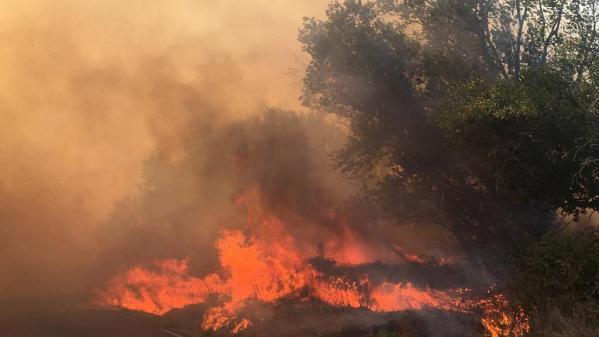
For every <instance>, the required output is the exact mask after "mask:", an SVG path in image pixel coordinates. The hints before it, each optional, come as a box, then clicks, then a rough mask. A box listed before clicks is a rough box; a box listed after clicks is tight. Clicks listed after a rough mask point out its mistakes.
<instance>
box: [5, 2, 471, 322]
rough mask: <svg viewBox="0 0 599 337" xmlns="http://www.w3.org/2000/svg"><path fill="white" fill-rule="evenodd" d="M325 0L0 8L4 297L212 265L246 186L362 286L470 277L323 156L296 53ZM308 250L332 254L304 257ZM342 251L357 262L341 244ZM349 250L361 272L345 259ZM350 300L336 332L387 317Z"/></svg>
mask: <svg viewBox="0 0 599 337" xmlns="http://www.w3.org/2000/svg"><path fill="white" fill-rule="evenodd" d="M327 2H328V1H327V0H309V1H301V2H289V1H287V0H275V1H273V0H270V1H267V0H253V1H234V0H223V1H205V0H202V1H191V0H188V1H187V0H186V1H184V0H178V1H169V2H168V3H167V2H151V3H149V2H147V1H129V2H121V1H100V0H92V1H86V2H80V1H67V0H61V1H54V2H44V1H24V2H20V3H18V4H17V3H6V4H5V6H4V7H5V8H6V10H5V11H3V12H2V13H0V34H1V36H2V37H3V38H4V39H3V40H4V43H3V44H2V46H0V54H1V56H2V59H3V62H2V63H1V64H0V75H2V76H0V87H1V88H2V91H0V102H2V103H3V109H2V110H1V112H0V120H1V121H2V132H1V133H0V270H1V271H2V275H3V277H2V278H0V300H7V299H13V300H14V299H17V300H23V299H35V300H40V299H44V298H46V299H50V300H52V301H55V300H56V299H61V300H64V299H75V300H78V301H80V302H82V303H87V302H88V301H89V300H90V296H92V295H93V293H94V291H96V290H98V289H99V288H101V287H102V286H104V285H106V284H107V282H108V281H109V279H110V278H111V277H113V276H114V275H119V274H122V273H123V272H126V271H127V270H128V269H129V268H131V267H132V266H136V265H144V266H151V263H152V262H154V261H156V260H161V259H175V260H180V261H181V260H184V259H188V260H189V268H190V270H189V273H190V275H191V277H193V278H192V279H197V280H201V279H202V277H204V276H206V275H208V274H210V273H213V272H215V270H218V269H219V268H218V264H219V257H218V256H217V250H216V249H215V242H216V241H217V240H218V238H219V235H220V234H221V231H222V230H223V229H231V228H235V229H240V228H242V226H243V225H244V224H246V222H247V214H246V211H245V210H243V209H242V208H240V207H238V205H237V206H236V204H238V203H239V202H240V201H239V199H240V198H243V196H244V195H245V194H246V193H248V191H252V189H256V190H258V191H259V193H260V198H259V199H260V201H261V202H262V204H261V205H260V207H263V208H264V211H265V212H266V213H268V214H270V215H273V216H274V217H276V218H277V219H279V220H280V221H282V222H283V223H284V224H285V230H286V231H289V233H288V234H289V235H290V236H291V237H293V238H294V239H296V240H295V242H296V244H297V246H298V247H296V248H297V250H298V252H301V255H302V256H310V257H313V258H312V259H310V260H306V261H307V262H306V263H307V264H309V266H308V267H306V270H310V271H312V270H314V271H318V272H319V273H322V274H323V275H324V276H326V277H336V276H343V277H345V278H347V279H351V278H355V279H356V281H357V280H358V278H359V274H369V275H370V276H372V282H373V284H372V285H373V286H378V285H380V284H383V283H385V282H412V283H414V285H415V286H418V287H422V288H432V289H435V290H436V289H441V290H445V289H449V288H453V287H456V286H457V285H461V284H463V283H468V281H470V280H468V279H467V278H468V277H469V276H468V275H464V274H463V273H462V271H459V270H457V268H458V267H461V266H454V265H451V266H450V265H447V264H443V263H439V260H438V256H437V252H432V251H429V249H430V248H431V247H441V248H440V249H441V250H443V252H442V253H439V254H440V255H442V256H447V252H448V251H452V250H455V246H456V243H455V240H453V239H452V237H451V235H449V234H447V233H446V232H442V231H440V229H439V227H438V226H434V225H425V224H419V225H418V228H417V229H416V228H414V227H409V226H403V227H400V226H395V224H393V223H390V222H388V221H383V220H381V219H380V218H379V214H378V213H377V212H376V210H375V208H374V207H372V206H371V205H370V204H368V202H367V201H365V200H364V199H361V198H360V197H355V195H356V192H357V191H358V190H359V188H358V187H359V186H356V184H355V182H353V181H351V180H349V179H346V178H344V177H341V176H339V174H338V173H337V172H336V171H335V169H334V167H333V165H332V161H331V158H330V155H331V153H332V152H333V151H334V150H335V149H337V148H339V147H340V146H341V144H343V142H344V141H345V136H346V135H345V132H344V129H343V128H341V127H339V125H338V124H336V122H335V121H334V120H332V119H331V118H330V117H329V116H327V115H325V114H319V113H312V112H307V111H305V110H304V109H303V108H302V107H301V106H300V104H299V100H298V97H299V94H300V82H301V79H302V76H303V75H302V74H303V70H304V69H303V68H304V62H305V57H306V56H305V55H303V54H302V53H301V52H300V48H299V44H298V43H297V42H296V35H297V31H298V27H299V26H300V23H301V18H302V17H303V16H320V15H322V14H323V13H324V9H325V7H326V4H327ZM269 107H277V108H278V109H280V110H277V109H272V108H269ZM292 110H294V111H298V112H297V113H294V112H291V111H292ZM349 196H354V198H353V199H350V198H348V197H349ZM242 202H243V200H242ZM250 202H251V201H250ZM348 229H349V230H348ZM348 233H349V234H348ZM252 234H253V235H259V234H260V233H258V234H256V233H252ZM267 234H268V233H267ZM422 234H424V235H422ZM331 238H332V239H331ZM261 239H262V241H261V242H266V241H267V240H264V239H265V238H261ZM327 239H330V240H329V241H328V242H326V240H327ZM317 243H321V244H322V248H323V249H322V250H323V251H324V250H326V251H327V252H328V253H331V252H332V253H331V254H336V255H334V256H328V255H324V254H322V252H318V251H315V250H312V251H310V252H309V253H306V251H308V250H310V249H313V248H314V247H315V246H316V245H317ZM346 244H347V245H346ZM352 244H356V247H357V250H358V251H359V252H358V254H357V255H352V254H353V253H354V252H353V251H347V247H349V246H351V245H352ZM350 248H354V247H350ZM402 249H405V250H406V251H405V252H404V251H403V250H402ZM408 251H409V252H417V253H418V254H420V253H423V254H424V253H426V255H427V256H428V258H429V259H430V261H428V260H427V261H420V259H421V257H420V256H415V255H414V256H408V255H409V254H408V253H407V252H408ZM450 257H452V256H451V254H450ZM398 258H399V259H400V260H402V261H401V262H402V263H400V264H399V265H393V266H392V264H388V263H387V262H396V261H395V259H398ZM351 259H358V262H357V263H355V265H359V267H355V268H354V267H348V266H347V265H344V264H343V262H347V261H346V260H351ZM414 259H415V260H418V261H416V262H417V263H416V262H415V261H412V262H414V263H413V264H410V263H406V261H408V262H409V261H411V260H414ZM186 261H187V260H186ZM338 262H339V263H338ZM350 262H351V261H350ZM438 274H443V275H444V277H445V279H443V280H440V281H436V280H435V276H436V275H438ZM284 300H287V299H286V298H285V299H284ZM298 305H299V306H300V308H299V309H298V308H296V307H295V306H294V305H289V306H286V303H274V304H272V303H271V304H268V305H266V304H255V307H252V306H251V305H250V306H248V308H247V309H248V312H250V311H251V310H250V309H252V308H258V307H259V308H260V310H263V311H264V312H267V313H268V315H266V316H269V315H270V316H269V317H274V319H275V321H280V322H287V321H289V320H290V319H291V320H293V318H294V317H297V315H298V313H299V312H304V313H306V314H309V313H310V310H312V309H313V307H310V308H302V307H301V306H302V304H301V303H300V304H298ZM275 308H276V310H275ZM192 309H193V308H192ZM204 309H205V308H204ZM320 309H321V310H324V311H327V310H337V309H338V308H337V309H331V308H323V307H321V308H320ZM294 310H295V311H294ZM344 310H345V309H339V312H338V313H337V312H335V313H334V315H333V316H335V315H337V316H339V321H340V322H345V323H343V326H340V327H332V328H331V329H332V330H340V329H341V328H346V327H347V328H354V327H355V326H367V327H371V326H375V325H381V324H383V323H384V322H385V321H386V320H387V319H388V318H393V317H391V316H388V317H387V316H386V315H383V316H376V315H374V314H371V313H368V314H365V313H364V312H363V311H360V310H357V309H356V310H351V311H347V312H346V311H344ZM263 311H256V312H257V313H262V312H263ZM175 314H176V312H175ZM183 314H185V313H183ZM285 314H288V317H283V318H281V319H279V318H277V317H278V316H277V315H285ZM311 315H312V316H306V317H307V318H306V319H305V320H304V321H303V322H300V321H296V323H295V324H297V325H298V329H301V328H302V327H300V325H303V326H307V327H308V328H309V329H314V330H315V329H317V328H320V327H322V326H324V325H326V323H327V322H325V321H324V319H323V318H322V317H319V312H318V311H316V312H311ZM427 317H428V316H427ZM193 319H194V320H197V319H198V317H197V316H194V318H193ZM194 322H195V323H197V321H194ZM267 324H268V323H267ZM339 324H341V323H339ZM270 327H271V328H272V327H273V326H272V325H270ZM195 328H196V329H197V328H198V325H196V326H195ZM258 329H265V331H266V330H268V327H263V328H260V327H258ZM277 329H278V328H277ZM281 329H282V327H281Z"/></svg>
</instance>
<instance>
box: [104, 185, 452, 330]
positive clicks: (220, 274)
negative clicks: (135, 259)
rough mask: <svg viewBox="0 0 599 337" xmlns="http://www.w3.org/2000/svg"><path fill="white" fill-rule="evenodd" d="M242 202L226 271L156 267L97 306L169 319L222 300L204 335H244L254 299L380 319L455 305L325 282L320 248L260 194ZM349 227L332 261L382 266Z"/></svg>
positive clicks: (225, 244) (448, 299)
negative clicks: (307, 247) (295, 298)
mask: <svg viewBox="0 0 599 337" xmlns="http://www.w3.org/2000/svg"><path fill="white" fill-rule="evenodd" d="M238 202H239V203H242V204H243V205H245V207H246V208H247V214H248V221H247V225H246V228H244V230H243V231H242V230H224V231H222V232H221V235H220V238H219V240H218V241H217V242H216V245H215V246H216V249H217V251H218V254H219V261H220V270H218V271H216V272H214V273H212V274H209V275H207V276H205V277H202V278H200V277H194V276H192V275H190V273H189V269H188V265H189V260H188V259H184V260H162V261H155V262H154V263H153V265H152V266H151V268H143V267H141V266H137V267H134V268H132V269H130V270H128V271H127V272H125V273H123V274H121V275H117V276H116V277H114V278H112V280H111V281H110V282H109V284H108V287H107V288H106V290H104V291H102V292H100V294H99V296H98V299H97V302H99V304H102V305H112V306H119V307H123V308H126V309H131V310H139V311H144V312H148V313H153V314H164V313H166V312H168V311H169V310H172V309H176V308H183V307H185V306H188V305H191V304H199V303H207V302H208V299H209V298H210V297H218V298H219V301H218V304H217V305H214V306H212V307H210V308H209V309H208V311H207V312H206V313H205V315H204V317H203V320H202V328H203V329H205V330H217V329H220V328H223V327H228V328H229V329H231V332H233V333H237V332H240V331H242V330H244V329H246V328H247V327H249V326H250V325H251V324H252V322H250V321H249V320H248V319H247V318H245V317H240V314H239V312H240V310H241V309H243V307H244V306H245V304H246V303H247V302H248V300H257V301H260V302H264V303H274V302H276V301H277V300H280V299H283V298H285V297H288V296H291V295H297V294H300V293H302V294H304V293H305V294H309V295H307V296H310V297H311V298H313V299H316V300H320V301H322V302H324V303H327V304H328V305H331V306H337V307H352V308H367V309H370V310H372V311H379V312H387V311H402V310H411V309H415V310H421V309H427V308H449V307H450V305H451V303H452V302H453V301H454V300H455V299H454V298H453V296H452V295H451V294H450V293H448V292H442V291H433V290H430V289H420V288H418V287H416V286H414V285H413V284H410V283H388V282H386V283H382V284H376V285H375V284H373V283H372V282H371V280H370V279H368V277H367V275H363V276H362V277H361V279H360V280H357V281H356V280H349V279H346V278H344V277H338V276H337V277H330V276H326V275H323V274H322V273H321V272H319V271H318V270H316V269H315V268H314V267H313V266H312V264H310V262H309V259H310V258H312V257H314V256H315V252H317V251H318V248H316V247H314V249H313V250H312V251H310V252H306V251H303V250H301V249H299V248H298V246H297V245H296V240H295V239H294V237H293V236H292V235H290V234H289V233H288V232H287V231H286V228H285V224H284V223H283V222H282V221H281V220H280V219H279V218H277V217H275V216H272V215H266V214H264V212H263V211H262V209H261V207H260V196H259V193H258V191H257V190H256V189H253V190H250V191H249V192H247V193H245V194H244V195H243V197H242V198H240V199H239V200H238ZM340 222H341V223H342V221H340ZM342 226H343V230H342V233H343V234H342V237H340V238H330V239H329V240H327V241H326V242H325V244H324V254H325V256H326V257H327V258H330V259H335V260H336V262H337V263H340V264H346V265H356V264H363V263H369V262H373V261H375V260H376V258H377V257H376V254H377V253H379V252H378V251H377V249H372V248H371V247H368V245H366V244H365V243H363V242H362V241H360V238H359V236H358V235H356V233H353V232H352V231H351V230H350V229H349V227H348V226H347V225H346V224H343V225H342ZM379 250H380V249H379ZM382 255H383V256H387V257H389V256H392V254H391V253H383V254H382Z"/></svg>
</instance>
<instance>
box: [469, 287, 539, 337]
mask: <svg viewBox="0 0 599 337" xmlns="http://www.w3.org/2000/svg"><path fill="white" fill-rule="evenodd" d="M478 306H479V307H480V308H481V309H482V310H483V314H482V317H481V323H482V324H483V326H484V327H485V329H486V331H487V333H488V335H489V336H490V337H501V336H514V337H522V336H525V335H526V334H527V333H528V332H529V330H530V323H529V319H528V316H526V314H525V313H524V311H523V310H522V309H521V308H513V307H512V306H510V304H509V302H508V301H507V299H506V298H505V296H503V295H502V294H496V295H493V296H490V297H489V298H488V299H485V300H483V301H481V302H480V303H479V304H478Z"/></svg>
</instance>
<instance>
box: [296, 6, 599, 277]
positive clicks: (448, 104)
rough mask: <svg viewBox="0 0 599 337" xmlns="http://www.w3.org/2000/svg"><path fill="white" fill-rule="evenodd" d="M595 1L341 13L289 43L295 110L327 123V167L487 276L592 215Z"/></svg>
mask: <svg viewBox="0 0 599 337" xmlns="http://www.w3.org/2000/svg"><path fill="white" fill-rule="evenodd" d="M597 6H599V1H596V0H561V1H560V0H499V1H490V0H467V1H464V0H459V1H458V0H404V1H392V0H379V1H368V2H364V1H358V0H347V1H342V2H337V1H336V2H333V3H331V4H330V6H329V9H328V11H327V16H326V19H324V20H317V19H313V18H308V19H306V20H305V22H304V26H303V28H302V30H301V32H300V41H301V42H302V43H303V45H304V50H305V51H306V52H307V53H308V54H309V55H310V56H311V62H310V64H309V66H308V69H307V71H306V76H305V79H304V91H303V102H304V104H305V105H307V106H309V107H312V108H315V109H322V110H325V111H330V112H334V113H336V114H338V115H339V116H340V117H342V118H343V119H345V120H346V121H347V122H348V125H349V128H350V131H351V133H350V137H349V140H348V141H347V143H346V145H345V147H344V149H343V150H342V151H340V152H339V153H338V156H337V163H338V166H339V168H340V169H341V170H343V171H344V172H346V173H347V174H352V175H356V176H359V177H362V178H363V179H364V181H365V182H366V184H365V185H366V186H367V187H366V188H367V190H368V195H373V196H374V197H375V199H376V200H377V201H378V205H380V207H381V208H383V209H384V210H386V211H388V212H389V213H390V214H392V215H394V216H396V217H398V218H401V219H403V220H406V219H407V220H411V221H415V222H417V221H435V222H438V223H441V224H444V225H446V226H447V227H448V228H450V229H451V230H452V231H453V232H454V234H455V235H456V238H457V239H458V240H459V241H460V243H461V244H462V245H463V247H464V249H465V251H466V252H467V253H468V255H469V256H471V257H472V260H473V262H476V263H480V264H481V265H482V266H483V267H484V268H486V269H488V270H491V271H492V272H493V273H494V274H496V275H501V271H502V270H503V267H504V266H509V265H510V263H509V261H510V259H511V257H512V256H513V254H514V252H518V251H520V248H523V247H526V246H527V245H528V244H529V243H530V242H534V241H535V240H537V239H538V238H539V237H540V236H541V235H542V234H543V233H545V232H547V231H548V230H549V229H550V228H552V226H554V225H555V224H556V223H558V222H559V221H558V219H556V218H555V216H554V215H555V214H556V212H558V213H562V214H570V215H574V217H575V218H578V217H579V216H581V215H582V214H585V213H587V212H589V211H592V210H597V209H598V208H599V197H598V196H599V165H598V164H599V162H598V161H597V158H598V156H599V129H598V127H599V115H598V113H599V109H598V104H597V102H598V100H599V60H598V58H599V53H598V50H599V49H598V46H599V44H598V41H597V38H596V35H597V20H599V12H598V10H599V9H598V8H597Z"/></svg>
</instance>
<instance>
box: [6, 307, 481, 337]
mask: <svg viewBox="0 0 599 337" xmlns="http://www.w3.org/2000/svg"><path fill="white" fill-rule="evenodd" d="M205 309H206V307H205V306H190V307H187V308H184V309H179V310H173V311H171V312H169V313H167V314H166V315H165V316H163V317H158V316H153V315H149V314H145V313H141V312H133V311H127V310H120V309H97V308H86V307H82V306H79V305H74V304H70V303H62V304H60V305H57V304H40V303H35V302H30V303H0V336H1V337H169V336H171V337H173V336H174V337H205V336H209V335H211V336H215V337H228V336H231V334H230V333H229V332H228V330H226V329H223V330H222V331H217V332H214V333H211V334H206V333H204V332H202V331H201V330H200V326H199V325H200V320H201V317H202V316H203V313H204V312H205ZM242 314H243V315H244V316H245V317H247V318H250V319H251V320H252V321H253V322H254V324H253V325H252V326H251V327H250V328H249V329H247V330H245V331H243V332H241V333H239V334H238V335H236V336H238V337H391V336H393V337H396V336H401V337H470V336H472V337H479V336H481V334H480V327H479V325H478V324H477V323H476V321H475V320H474V319H473V318H472V317H471V316H469V315H465V314H461V313H455V312H444V311H413V312H403V313H386V314H378V313H373V312H370V311H367V310H364V309H342V308H331V307H329V306H326V305H320V304H317V303H316V304H315V303H290V302H288V303H279V304H277V305H264V304H260V303H253V304H250V305H248V306H247V308H246V309H245V310H244V312H243V313H242Z"/></svg>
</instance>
